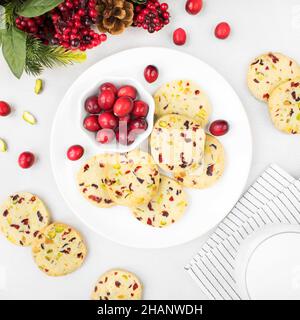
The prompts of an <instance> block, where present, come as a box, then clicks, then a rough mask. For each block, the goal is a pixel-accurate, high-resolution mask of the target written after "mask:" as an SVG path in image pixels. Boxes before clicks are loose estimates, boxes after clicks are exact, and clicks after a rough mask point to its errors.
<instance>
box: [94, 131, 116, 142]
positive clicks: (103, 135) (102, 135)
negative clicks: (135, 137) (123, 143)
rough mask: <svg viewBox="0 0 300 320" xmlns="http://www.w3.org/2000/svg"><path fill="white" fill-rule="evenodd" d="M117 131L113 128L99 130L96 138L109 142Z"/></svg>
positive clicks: (99, 140)
mask: <svg viewBox="0 0 300 320" xmlns="http://www.w3.org/2000/svg"><path fill="white" fill-rule="evenodd" d="M114 138H115V133H114V131H113V130H111V129H102V130H100V131H98V132H97V136H96V140H97V141H98V142H100V143H101V144H107V143H110V142H112V141H113V140H114Z"/></svg>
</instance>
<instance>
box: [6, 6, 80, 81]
mask: <svg viewBox="0 0 300 320" xmlns="http://www.w3.org/2000/svg"><path fill="white" fill-rule="evenodd" d="M63 1H64V0H10V1H5V0H4V6H5V11H4V13H3V12H2V14H1V13H0V19H1V21H4V26H5V29H1V30H0V47H1V45H2V53H3V56H4V58H5V60H6V62H7V64H8V66H9V68H10V70H11V71H12V73H13V74H14V75H15V76H16V77H17V78H18V79H19V78H21V76H22V74H23V72H24V71H25V72H26V73H27V74H32V75H35V76H37V75H39V74H40V73H41V72H42V71H43V70H44V69H45V68H52V67H54V66H56V65H68V64H72V63H75V62H83V61H84V60H85V59H86V54H85V53H84V52H80V51H71V50H66V49H65V48H63V47H59V46H47V45H44V44H43V43H42V42H41V41H40V40H39V39H37V38H34V37H33V36H31V35H28V34H27V33H25V32H23V31H21V30H19V29H18V28H16V26H15V18H16V16H17V15H21V16H24V17H28V18H29V17H37V16H40V15H42V14H45V13H46V12H48V11H50V10H52V9H53V8H55V7H56V6H57V5H59V4H60V3H62V2H63Z"/></svg>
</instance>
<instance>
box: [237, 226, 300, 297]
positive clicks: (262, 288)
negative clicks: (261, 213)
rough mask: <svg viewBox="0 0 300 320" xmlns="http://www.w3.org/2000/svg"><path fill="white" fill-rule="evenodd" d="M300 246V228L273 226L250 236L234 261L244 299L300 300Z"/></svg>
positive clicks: (239, 288)
mask: <svg viewBox="0 0 300 320" xmlns="http://www.w3.org/2000/svg"><path fill="white" fill-rule="evenodd" d="M299 246H300V226H299V225H285V224H278V225H270V226H267V227H264V228H262V229H261V230H259V231H257V232H255V233H254V234H252V235H251V236H249V237H248V238H247V239H246V240H245V241H244V242H243V244H242V245H241V247H240V249H239V254H238V256H237V258H236V261H235V263H236V267H235V279H236V282H237V287H238V291H239V294H240V296H241V298H242V299H244V300H299V299H300V252H299Z"/></svg>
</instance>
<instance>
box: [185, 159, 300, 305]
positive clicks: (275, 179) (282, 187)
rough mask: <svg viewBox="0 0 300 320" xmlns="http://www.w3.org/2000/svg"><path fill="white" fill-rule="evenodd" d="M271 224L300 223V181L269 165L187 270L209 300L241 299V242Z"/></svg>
mask: <svg viewBox="0 0 300 320" xmlns="http://www.w3.org/2000/svg"><path fill="white" fill-rule="evenodd" d="M272 223H290V224H298V223H300V181H296V180H295V179H294V178H293V177H291V176H290V175H289V174H287V173H286V172H284V171H283V170H282V169H280V168H279V167H278V166H276V165H271V166H270V167H269V168H268V169H267V170H266V171H264V173H263V174H262V175H261V176H260V177H259V178H258V179H257V180H256V182H255V183H254V184H253V185H252V186H251V187H250V188H249V190H248V191H247V192H246V193H245V194H244V195H243V197H242V198H241V199H240V200H239V201H238V202H237V204H236V205H235V207H234V208H233V209H232V210H231V212H230V213H229V214H228V216H227V217H226V218H225V219H224V220H223V221H222V222H221V223H220V225H219V226H218V227H217V229H216V231H215V232H214V233H213V234H212V235H211V237H210V238H209V239H208V240H207V242H206V243H205V244H204V246H203V247H202V249H201V250H200V251H199V252H198V254H197V255H196V256H195V257H194V258H193V260H192V261H191V262H190V264H189V265H187V266H186V270H187V271H188V273H189V274H190V275H191V276H192V277H193V278H194V279H195V280H196V281H197V283H198V284H199V285H200V287H201V289H202V291H203V292H204V293H205V294H206V295H207V296H208V297H209V298H211V299H217V300H220V299H222V300H239V299H241V298H240V296H239V294H238V292H237V289H236V282H235V279H234V270H235V258H236V255H237V253H238V249H239V246H240V244H241V242H242V241H243V240H244V239H245V238H247V237H248V236H249V235H250V234H251V233H253V232H254V231H256V230H258V229H259V228H261V227H263V226H265V225H268V224H272Z"/></svg>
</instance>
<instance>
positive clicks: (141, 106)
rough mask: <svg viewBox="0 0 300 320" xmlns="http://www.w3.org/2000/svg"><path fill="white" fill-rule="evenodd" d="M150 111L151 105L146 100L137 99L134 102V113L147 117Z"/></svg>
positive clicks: (134, 114) (137, 115)
mask: <svg viewBox="0 0 300 320" xmlns="http://www.w3.org/2000/svg"><path fill="white" fill-rule="evenodd" d="M148 112H149V106H148V104H147V103H146V102H144V101H142V100H136V101H134V103H133V110H132V115H133V116H135V117H137V118H141V117H146V116H147V114H148Z"/></svg>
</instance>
